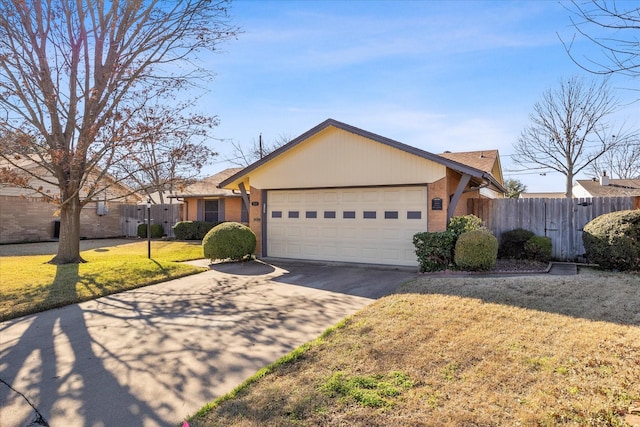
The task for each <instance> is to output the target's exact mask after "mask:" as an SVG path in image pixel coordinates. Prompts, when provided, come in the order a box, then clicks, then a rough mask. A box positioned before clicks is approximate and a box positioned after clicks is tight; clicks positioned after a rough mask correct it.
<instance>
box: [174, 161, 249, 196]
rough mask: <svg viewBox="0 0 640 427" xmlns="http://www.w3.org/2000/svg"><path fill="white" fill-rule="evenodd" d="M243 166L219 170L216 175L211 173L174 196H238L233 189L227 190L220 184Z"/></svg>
mask: <svg viewBox="0 0 640 427" xmlns="http://www.w3.org/2000/svg"><path fill="white" fill-rule="evenodd" d="M242 169H243V168H229V169H225V170H223V171H220V172H218V173H217V174H215V175H211V176H209V177H207V178H204V179H202V180H200V181H198V182H195V183H193V184H191V185H188V186H186V187H185V188H184V190H182V191H181V192H180V193H179V194H176V195H175V196H174V197H210V196H219V197H225V196H226V197H228V196H238V197H239V195H238V194H235V193H233V191H231V190H225V189H222V188H218V184H220V183H221V182H222V181H224V180H225V179H227V178H229V177H230V176H232V175H233V174H235V173H238V172H240V171H241V170H242Z"/></svg>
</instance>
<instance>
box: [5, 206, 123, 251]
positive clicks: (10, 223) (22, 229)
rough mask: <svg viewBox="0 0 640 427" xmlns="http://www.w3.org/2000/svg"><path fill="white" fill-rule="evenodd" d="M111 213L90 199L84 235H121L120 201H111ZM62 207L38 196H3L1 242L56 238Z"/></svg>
mask: <svg viewBox="0 0 640 427" xmlns="http://www.w3.org/2000/svg"><path fill="white" fill-rule="evenodd" d="M107 205H108V208H109V212H108V213H107V215H103V216H98V215H97V214H96V204H95V203H89V204H88V205H87V206H85V207H84V208H83V209H82V212H81V214H80V237H81V238H87V239H93V238H105V237H120V236H121V235H122V232H121V230H120V209H119V205H120V204H119V203H114V202H108V204H107ZM57 210H58V207H57V206H56V205H54V204H51V203H47V202H43V201H41V200H40V199H36V198H24V197H13V196H0V243H15V242H25V241H41V240H52V239H53V238H54V227H55V225H54V222H55V221H56V220H59V218H60V217H59V215H57Z"/></svg>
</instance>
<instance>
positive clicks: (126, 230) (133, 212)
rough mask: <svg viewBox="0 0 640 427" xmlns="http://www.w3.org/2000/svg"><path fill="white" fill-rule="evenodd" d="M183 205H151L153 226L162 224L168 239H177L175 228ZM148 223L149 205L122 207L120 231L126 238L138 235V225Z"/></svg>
mask: <svg viewBox="0 0 640 427" xmlns="http://www.w3.org/2000/svg"><path fill="white" fill-rule="evenodd" d="M181 210H182V205H167V204H164V205H151V215H150V216H151V224H160V225H162V228H163V229H164V234H166V235H167V237H175V235H174V234H173V226H174V225H175V223H176V222H178V221H180V213H181ZM146 223H147V205H146V204H145V205H121V206H120V231H121V232H122V234H123V235H124V236H126V237H136V236H137V235H138V225H139V224H146Z"/></svg>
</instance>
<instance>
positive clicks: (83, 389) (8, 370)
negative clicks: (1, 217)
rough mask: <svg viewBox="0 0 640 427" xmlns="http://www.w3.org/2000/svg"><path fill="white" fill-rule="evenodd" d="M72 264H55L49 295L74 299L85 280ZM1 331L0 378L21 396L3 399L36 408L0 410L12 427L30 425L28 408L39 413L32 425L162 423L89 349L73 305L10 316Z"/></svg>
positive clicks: (79, 311)
mask: <svg viewBox="0 0 640 427" xmlns="http://www.w3.org/2000/svg"><path fill="white" fill-rule="evenodd" d="M78 268H79V265H78V264H71V265H61V266H58V267H57V270H56V276H55V278H54V281H53V283H52V284H51V287H50V289H49V296H48V298H49V299H53V300H54V301H55V302H58V301H62V300H67V299H68V298H73V297H74V295H75V292H76V291H75V289H76V286H78V284H79V283H81V282H82V281H83V280H85V279H84V278H82V277H80V276H79V272H78ZM75 297H76V299H77V295H76V296H75ZM15 325H17V327H16V328H15V330H14V329H12V330H11V331H9V328H10V327H12V326H15ZM2 329H3V330H4V331H3V334H5V336H4V339H3V341H4V343H10V344H9V345H2V346H1V347H0V359H2V364H1V365H0V378H1V379H2V380H3V382H5V383H6V384H8V385H9V386H11V388H13V389H14V390H15V391H17V392H19V393H21V394H22V396H20V395H18V394H13V396H12V397H11V398H10V399H9V400H11V399H13V402H12V403H13V404H14V405H18V406H22V407H24V405H29V404H31V405H32V406H33V408H34V409H35V410H36V411H20V414H19V415H16V413H15V412H14V413H2V412H0V418H2V419H4V420H10V421H8V422H10V423H12V424H14V423H15V425H16V426H23V425H31V424H30V423H32V422H34V419H33V417H34V412H37V413H39V414H41V416H42V420H41V421H40V422H39V424H35V425H47V423H48V424H50V425H60V424H61V423H64V424H66V425H72V426H73V425H87V426H94V425H105V426H110V425H137V426H142V425H145V422H148V421H152V422H154V424H156V425H162V424H164V421H163V420H161V419H160V418H159V417H157V415H156V414H155V410H154V408H151V407H150V406H149V405H148V404H146V403H145V402H142V401H140V400H139V399H137V398H136V397H135V396H133V395H132V394H131V393H130V391H129V389H128V387H126V386H123V385H121V384H120V383H119V382H118V380H117V378H116V377H115V376H114V375H112V373H111V372H109V370H108V369H107V367H106V366H105V364H104V363H103V359H102V358H101V357H100V355H98V354H96V353H95V351H94V349H95V340H94V337H93V336H92V335H91V334H90V332H89V329H88V327H87V324H86V319H85V312H84V311H83V310H82V309H81V308H80V306H78V305H77V304H73V305H68V306H65V307H63V308H58V309H54V310H49V311H46V312H43V313H39V314H36V315H33V316H28V317H25V318H20V319H15V320H14V321H10V322H7V323H6V324H5V325H3V327H2ZM8 334H10V335H11V336H8ZM4 343H0V344H4ZM7 391H8V389H5V388H3V389H2V393H6V392H7ZM2 400H7V399H2ZM16 400H21V401H16ZM14 407H15V406H14ZM5 409H7V410H9V409H8V408H5ZM0 411H2V408H0ZM16 417H18V418H20V417H23V418H20V419H16Z"/></svg>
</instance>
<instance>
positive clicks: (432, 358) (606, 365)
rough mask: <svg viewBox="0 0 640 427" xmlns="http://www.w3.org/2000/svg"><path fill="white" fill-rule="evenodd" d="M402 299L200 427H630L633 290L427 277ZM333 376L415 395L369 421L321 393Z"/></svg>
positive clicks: (580, 281)
mask: <svg viewBox="0 0 640 427" xmlns="http://www.w3.org/2000/svg"><path fill="white" fill-rule="evenodd" d="M400 292H401V293H399V294H397V295H392V296H390V297H386V298H383V299H381V300H379V301H377V302H375V303H374V304H372V305H370V306H369V307H367V308H365V309H364V310H362V311H360V312H359V313H357V314H356V315H354V316H353V317H351V318H349V319H348V320H347V321H345V322H344V325H341V326H340V327H339V328H336V329H335V330H334V331H333V332H332V333H330V334H328V335H327V336H326V337H324V338H322V339H321V340H318V341H316V342H315V343H313V344H312V345H309V346H308V348H306V349H305V350H304V351H300V352H299V354H300V355H299V356H298V357H295V358H293V359H294V360H293V361H289V362H286V363H279V364H277V366H275V367H273V368H272V369H269V371H271V372H270V373H267V374H266V375H264V376H262V377H261V378H259V379H256V380H255V381H252V382H251V384H249V385H245V386H243V387H241V388H240V389H239V390H238V391H237V394H236V395H235V397H232V398H231V397H227V398H225V399H221V401H220V402H218V403H217V404H215V405H214V406H213V408H212V409H210V410H208V411H207V410H205V411H202V412H203V414H202V415H201V416H199V417H196V418H194V419H193V420H192V421H191V425H192V427H193V426H202V425H207V426H301V425H303V426H319V425H322V426H392V427H393V426H507V425H508V426H518V425H522V426H555V425H567V426H589V425H591V426H624V425H627V424H625V422H624V419H625V416H626V414H627V412H628V411H629V408H630V406H631V405H634V402H637V401H640V278H639V277H638V276H634V275H624V274H613V273H603V272H597V271H593V270H583V271H581V274H579V275H578V276H564V277H563V276H556V277H553V276H548V275H545V276H528V277H518V278H486V277H485V278H483V277H458V278H456V277H448V278H442V277H438V278H433V277H429V276H424V277H423V278H421V279H419V280H417V281H416V282H413V283H411V284H408V285H405V286H404V287H403V288H402V289H401V290H400ZM336 372H340V373H341V375H343V376H345V377H349V378H360V377H364V376H370V375H378V376H380V377H384V376H388V375H389V374H391V373H393V372H402V373H404V374H406V375H408V377H410V378H411V380H412V381H413V386H412V387H410V388H409V389H403V390H402V391H401V392H400V394H399V395H398V396H395V397H390V398H388V404H387V405H384V406H381V407H366V406H364V405H362V404H359V403H358V402H356V400H354V399H353V398H351V397H348V396H344V395H342V396H341V395H336V394H335V393H334V394H331V393H327V391H326V388H327V387H326V385H327V383H328V382H329V381H330V379H331V378H332V376H333V375H334V374H335V373H336ZM385 378H386V377H385ZM628 419H629V418H628Z"/></svg>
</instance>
